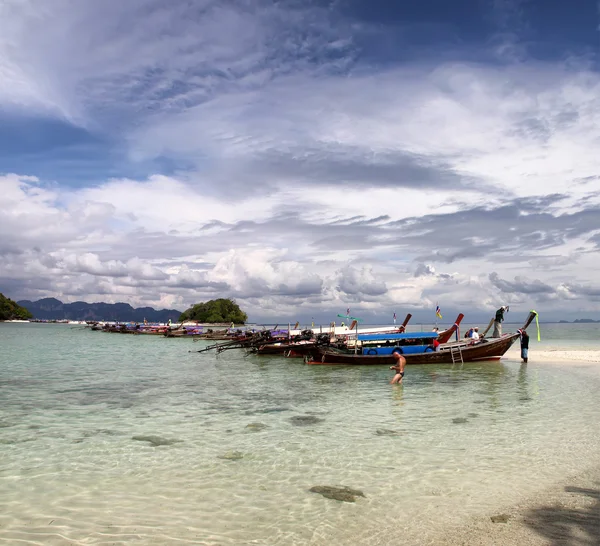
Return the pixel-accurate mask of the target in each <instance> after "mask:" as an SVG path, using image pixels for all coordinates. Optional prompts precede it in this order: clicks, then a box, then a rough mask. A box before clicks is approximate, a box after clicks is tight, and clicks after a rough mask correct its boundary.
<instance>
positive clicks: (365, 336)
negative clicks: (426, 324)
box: [358, 332, 438, 341]
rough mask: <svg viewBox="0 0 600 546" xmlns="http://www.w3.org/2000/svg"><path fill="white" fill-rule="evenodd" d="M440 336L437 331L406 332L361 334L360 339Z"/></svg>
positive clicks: (429, 337)
mask: <svg viewBox="0 0 600 546" xmlns="http://www.w3.org/2000/svg"><path fill="white" fill-rule="evenodd" d="M437 337H438V334H437V332H405V333H402V334H362V335H361V334H359V335H358V339H359V340H360V341H386V340H388V339H389V340H390V341H391V340H400V339H423V340H425V339H428V340H434V339H436V338H437Z"/></svg>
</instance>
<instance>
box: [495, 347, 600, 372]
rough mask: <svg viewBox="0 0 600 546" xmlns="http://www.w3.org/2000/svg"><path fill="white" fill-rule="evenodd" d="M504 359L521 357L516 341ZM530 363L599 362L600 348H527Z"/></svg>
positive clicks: (567, 363) (568, 364) (569, 364)
mask: <svg viewBox="0 0 600 546" xmlns="http://www.w3.org/2000/svg"><path fill="white" fill-rule="evenodd" d="M504 358H506V359H514V360H520V359H521V350H520V349H519V346H518V343H517V344H515V345H514V346H513V347H511V349H510V350H509V351H507V352H506V354H505V355H504ZM529 362H530V363H532V364H533V363H536V362H540V363H549V364H560V365H567V366H573V365H581V364H600V350H598V349H566V348H562V347H556V348H553V347H549V348H544V349H536V348H535V347H532V348H530V349H529Z"/></svg>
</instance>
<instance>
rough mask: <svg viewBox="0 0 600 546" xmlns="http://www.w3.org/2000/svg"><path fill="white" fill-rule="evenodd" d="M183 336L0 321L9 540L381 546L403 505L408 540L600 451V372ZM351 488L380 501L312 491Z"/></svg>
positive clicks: (1, 527) (0, 426)
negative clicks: (318, 362) (401, 360)
mask: <svg viewBox="0 0 600 546" xmlns="http://www.w3.org/2000/svg"><path fill="white" fill-rule="evenodd" d="M6 326H8V325H6ZM32 328H33V330H32ZM32 332H33V333H34V334H35V335H32ZM32 341H34V342H32ZM168 341H169V342H168V343H165V340H163V339H160V338H158V339H154V338H145V337H138V336H118V335H110V334H103V333H92V332H86V331H69V330H66V329H64V328H63V327H62V326H46V325H40V326H33V325H31V326H30V325H26V326H12V325H11V326H10V328H6V327H5V326H1V327H0V342H1V344H2V347H3V351H4V352H3V354H4V355H5V357H6V364H4V365H3V367H2V368H0V444H1V445H0V450H2V455H3V466H2V469H1V470H0V478H1V480H0V497H1V498H2V499H3V502H4V501H5V504H6V506H7V507H8V509H7V510H4V511H3V512H2V513H1V514H0V539H1V540H4V541H5V542H7V543H11V541H13V542H15V543H25V544H27V543H31V544H33V543H43V544H61V545H62V544H68V541H67V539H65V538H61V537H68V539H69V540H73V541H80V542H84V543H86V544H101V543H106V541H107V540H109V541H110V543H114V544H132V543H135V544H171V543H173V544H174V543H179V541H183V542H185V541H187V542H191V543H206V544H239V543H250V542H252V543H254V544H298V543H303V544H304V543H312V544H331V543H339V544H343V543H361V544H370V543H373V544H374V543H376V541H377V540H379V541H380V542H382V543H387V542H389V540H387V539H385V537H386V532H395V531H397V529H396V527H397V525H396V524H395V516H398V517H399V516H400V511H401V512H402V514H401V515H402V521H403V537H404V538H405V539H406V540H407V541H408V540H409V538H410V537H411V536H412V537H420V538H423V537H426V536H430V535H431V536H433V535H434V534H435V532H436V530H440V529H442V528H443V527H444V526H445V525H447V524H449V523H456V522H459V521H461V518H462V519H464V518H466V517H467V516H469V515H471V514H476V513H480V512H482V511H483V512H485V511H486V510H492V509H493V508H494V506H496V505H500V504H502V503H503V502H509V501H512V500H514V499H515V498H516V495H520V494H523V495H525V494H527V493H528V492H531V491H535V490H536V489H537V488H540V487H543V486H544V484H546V483H551V482H552V480H554V479H556V468H557V466H560V468H561V474H562V475H564V474H565V473H569V472H570V471H575V470H577V465H580V464H583V462H584V461H585V458H586V457H593V456H597V455H598V452H599V450H600V449H599V446H598V439H597V437H596V434H595V433H594V431H593V430H590V426H589V423H593V422H597V419H598V417H599V414H600V410H599V409H598V408H597V404H596V395H595V393H596V391H597V387H598V380H597V378H595V377H594V378H591V377H590V376H589V375H587V376H585V377H584V376H578V375H577V374H576V373H566V372H565V370H560V369H558V368H553V367H548V368H543V367H539V366H538V367H536V366H533V365H532V364H531V363H530V364H528V365H522V364H519V362H510V361H506V362H491V363H469V364H462V365H456V366H409V367H407V373H406V376H405V379H404V383H403V384H402V385H400V386H397V385H390V384H389V380H390V378H391V375H390V373H391V372H390V370H389V369H388V367H387V366H382V367H371V368H368V367H362V368H361V367H335V366H323V367H321V366H306V365H304V364H303V363H302V360H295V359H283V358H276V357H275V358H264V357H262V358H256V357H248V358H246V357H244V356H243V353H241V352H236V351H231V352H228V353H225V354H223V355H221V356H220V357H218V358H216V357H215V356H214V355H210V354H197V353H196V354H195V353H188V349H189V346H190V343H189V340H177V341H176V342H172V341H171V340H168ZM196 345H197V344H195V346H196ZM336 485H337V486H346V487H350V488H353V489H359V490H361V491H363V492H364V494H365V498H362V497H359V498H357V499H356V502H355V503H341V502H338V501H333V500H331V499H326V498H324V497H322V496H321V495H316V494H314V493H311V492H310V489H311V488H313V487H320V486H336ZM396 507H402V509H401V510H400V508H396ZM50 520H54V523H53V524H52V528H49V527H48V521H50ZM232 522H235V523H232ZM57 529H58V530H59V531H57ZM107 537H110V538H107ZM36 541H37V542H36Z"/></svg>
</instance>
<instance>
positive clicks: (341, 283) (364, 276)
mask: <svg viewBox="0 0 600 546" xmlns="http://www.w3.org/2000/svg"><path fill="white" fill-rule="evenodd" d="M337 282H338V284H337V288H338V289H339V290H341V291H342V292H344V293H345V294H347V295H349V296H367V297H368V296H381V295H383V294H385V293H386V292H387V286H386V284H385V282H384V281H382V280H380V279H377V278H376V276H375V274H374V272H373V268H372V267H369V266H364V267H361V268H360V269H359V268H357V267H353V266H351V265H347V266H345V267H343V268H342V269H340V270H338V271H337Z"/></svg>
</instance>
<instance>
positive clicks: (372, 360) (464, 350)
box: [306, 311, 536, 366]
mask: <svg viewBox="0 0 600 546" xmlns="http://www.w3.org/2000/svg"><path fill="white" fill-rule="evenodd" d="M535 316H536V313H535V312H533V311H532V312H531V313H530V314H529V317H528V319H527V321H526V323H525V325H524V326H523V328H522V330H525V329H526V328H527V327H528V326H529V324H531V321H532V320H533V319H534V318H535ZM414 335H415V336H416V335H417V334H414ZM520 335H521V334H520V333H519V332H515V333H510V334H505V335H504V336H502V337H500V338H493V339H489V340H488V339H481V340H479V341H475V342H468V343H459V344H448V345H445V346H444V345H440V347H439V348H438V350H437V351H436V350H433V349H432V350H430V351H429V350H423V351H422V352H412V351H406V350H405V349H404V348H402V345H401V343H400V339H399V338H396V339H395V340H394V341H395V343H394V345H391V346H389V347H387V346H386V347H380V348H378V350H377V354H362V352H363V351H364V350H365V349H364V348H363V351H361V352H359V351H358V350H355V351H356V352H354V353H353V352H351V351H350V350H348V349H341V348H335V347H326V346H320V347H316V348H315V350H314V351H313V352H312V353H311V356H310V357H308V358H307V359H306V363H307V364H343V365H361V366H364V365H388V366H389V365H393V364H395V362H396V359H395V357H394V356H393V354H392V353H393V352H395V351H397V352H403V353H404V355H403V356H404V358H405V359H406V364H407V365H408V364H455V363H456V362H476V361H481V360H499V359H500V358H501V357H502V356H503V355H504V354H505V353H506V351H508V349H510V347H511V346H512V344H513V343H514V342H515V341H516V340H517V339H519V337H520ZM407 339H408V338H407ZM409 346H410V345H409ZM399 348H400V349H402V350H401V351H399V350H398V349H399ZM367 351H368V349H367Z"/></svg>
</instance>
